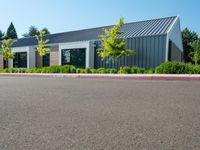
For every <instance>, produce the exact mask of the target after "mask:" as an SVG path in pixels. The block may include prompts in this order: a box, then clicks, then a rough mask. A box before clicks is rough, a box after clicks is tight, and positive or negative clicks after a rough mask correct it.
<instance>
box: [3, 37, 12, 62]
mask: <svg viewBox="0 0 200 150" xmlns="http://www.w3.org/2000/svg"><path fill="white" fill-rule="evenodd" d="M15 42H16V41H15V40H13V39H7V40H3V41H2V43H1V49H0V52H1V53H2V55H3V58H4V60H8V59H14V57H15V55H14V54H13V53H12V52H11V48H10V47H11V46H12V45H13V44H14V43H15Z"/></svg>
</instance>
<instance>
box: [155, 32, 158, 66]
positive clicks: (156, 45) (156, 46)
mask: <svg viewBox="0 0 200 150" xmlns="http://www.w3.org/2000/svg"><path fill="white" fill-rule="evenodd" d="M158 44H159V43H158V36H155V53H154V58H155V59H154V61H155V62H154V66H157V65H158V53H159V46H158Z"/></svg>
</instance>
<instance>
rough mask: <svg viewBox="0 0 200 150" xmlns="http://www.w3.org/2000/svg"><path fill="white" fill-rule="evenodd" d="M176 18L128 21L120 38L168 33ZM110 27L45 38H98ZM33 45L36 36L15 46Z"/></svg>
mask: <svg viewBox="0 0 200 150" xmlns="http://www.w3.org/2000/svg"><path fill="white" fill-rule="evenodd" d="M176 18H177V17H176V16H174V17H167V18H159V19H153V20H146V21H139V22H132V23H127V24H125V25H124V26H123V27H122V28H121V31H122V32H123V34H122V35H121V36H120V37H119V38H132V37H142V36H153V35H162V34H167V31H168V30H169V29H170V27H171V26H172V25H173V23H174V21H175V20H176ZM110 27H112V26H105V27H99V28H92V29H84V30H78V31H71V32H64V33H57V34H49V35H46V36H45V39H49V44H53V43H65V42H75V41H90V40H97V39H99V35H100V34H103V29H105V28H110ZM31 45H37V41H36V39H35V37H31V38H22V39H18V40H17V42H16V43H15V44H14V45H13V47H21V46H31Z"/></svg>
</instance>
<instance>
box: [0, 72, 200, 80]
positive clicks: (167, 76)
mask: <svg viewBox="0 0 200 150" xmlns="http://www.w3.org/2000/svg"><path fill="white" fill-rule="evenodd" d="M1 76H13V77H48V78H91V79H138V80H183V81H187V80H200V75H192V74H178V75H177V74H176V75H175V74H41V73H1V74H0V77H1Z"/></svg>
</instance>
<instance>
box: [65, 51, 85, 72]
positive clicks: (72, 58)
mask: <svg viewBox="0 0 200 150" xmlns="http://www.w3.org/2000/svg"><path fill="white" fill-rule="evenodd" d="M85 51H86V49H85V48H79V49H64V50H62V65H73V66H75V67H78V68H85V65H86V63H85V60H86V59H85V57H86V54H85Z"/></svg>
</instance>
